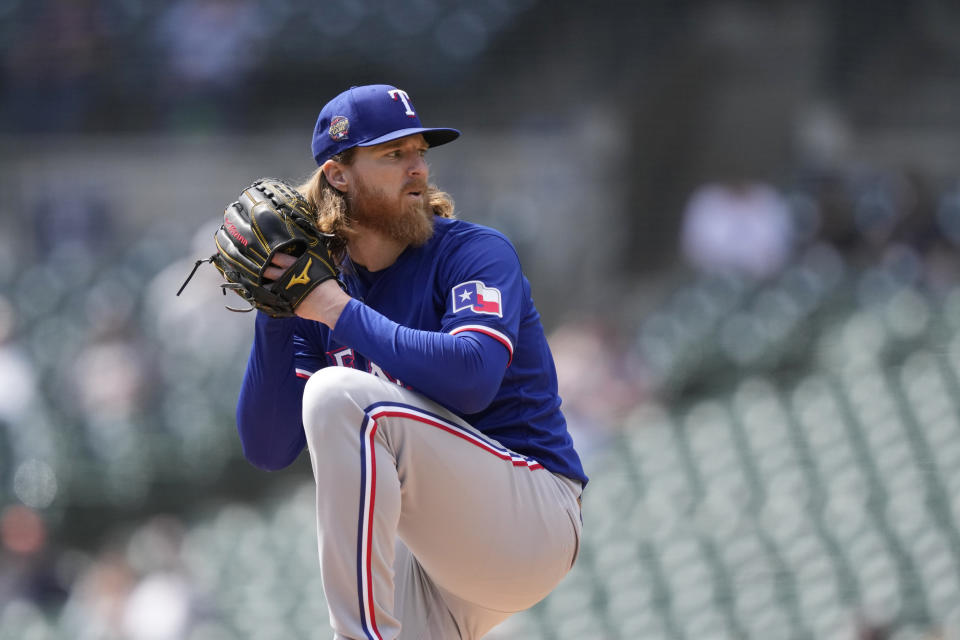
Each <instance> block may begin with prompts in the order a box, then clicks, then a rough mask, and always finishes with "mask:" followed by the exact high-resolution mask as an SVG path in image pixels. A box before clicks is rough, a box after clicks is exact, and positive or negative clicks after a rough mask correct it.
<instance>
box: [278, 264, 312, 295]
mask: <svg viewBox="0 0 960 640" xmlns="http://www.w3.org/2000/svg"><path fill="white" fill-rule="evenodd" d="M312 264H313V258H309V259H307V264H306V266H305V267H304V268H303V271H301V272H300V275H298V276H293V277H292V278H290V282H288V283H287V286H286V287H284V289H289V288H290V287H292V286H293V285H295V284H307V283H308V282H310V276H309V275H308V273H309V271H310V265H312Z"/></svg>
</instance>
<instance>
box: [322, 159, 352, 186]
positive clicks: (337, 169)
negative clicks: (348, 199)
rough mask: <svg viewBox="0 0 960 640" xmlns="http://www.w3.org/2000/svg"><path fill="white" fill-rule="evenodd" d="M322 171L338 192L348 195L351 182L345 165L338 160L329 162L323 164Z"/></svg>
mask: <svg viewBox="0 0 960 640" xmlns="http://www.w3.org/2000/svg"><path fill="white" fill-rule="evenodd" d="M321 170H322V171H323V175H324V177H326V179H327V182H329V183H330V186H331V187H333V188H334V189H336V190H337V191H341V192H344V193H346V191H347V185H348V184H349V182H350V180H349V179H348V178H347V172H346V167H344V165H342V164H340V163H339V162H337V161H336V160H327V161H326V162H324V163H323V166H322V167H321Z"/></svg>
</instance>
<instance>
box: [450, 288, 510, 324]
mask: <svg viewBox="0 0 960 640" xmlns="http://www.w3.org/2000/svg"><path fill="white" fill-rule="evenodd" d="M464 309H470V310H471V311H474V312H475V313H486V314H489V315H492V316H498V317H500V318H502V317H503V309H502V308H501V306H500V289H497V288H495V287H488V286H486V285H485V284H483V283H482V282H480V281H479V280H469V281H467V282H462V283H460V284H458V285H457V286H455V287H454V288H453V312H454V313H457V312H458V311H463V310H464Z"/></svg>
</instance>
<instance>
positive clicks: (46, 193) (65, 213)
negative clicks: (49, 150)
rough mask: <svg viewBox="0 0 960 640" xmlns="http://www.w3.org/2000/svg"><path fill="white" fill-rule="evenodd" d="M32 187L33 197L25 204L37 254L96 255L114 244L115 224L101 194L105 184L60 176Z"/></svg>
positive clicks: (103, 192)
mask: <svg viewBox="0 0 960 640" xmlns="http://www.w3.org/2000/svg"><path fill="white" fill-rule="evenodd" d="M32 187H33V188H34V189H36V191H35V193H36V200H34V201H33V202H30V203H28V206H29V208H30V210H31V211H30V215H29V218H30V220H31V222H32V224H33V229H34V239H35V240H34V249H35V251H36V252H37V255H39V256H43V257H48V256H50V255H54V254H63V253H67V254H81V255H84V254H86V255H97V254H99V253H101V252H103V251H106V250H109V249H111V248H113V246H114V241H115V233H114V227H115V225H114V220H113V213H112V211H111V207H110V204H109V203H108V202H107V201H106V199H105V197H104V194H106V193H109V190H108V189H107V188H101V187H100V186H99V185H96V184H89V183H80V182H78V181H74V180H65V179H63V178H62V177H58V178H56V179H52V180H49V181H48V182H45V183H42V184H33V185H32Z"/></svg>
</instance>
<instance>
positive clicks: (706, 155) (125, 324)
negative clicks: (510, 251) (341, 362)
mask: <svg viewBox="0 0 960 640" xmlns="http://www.w3.org/2000/svg"><path fill="white" fill-rule="evenodd" d="M957 33H960V6H958V5H957V3H956V2H953V1H952V0H916V1H913V2H900V1H897V0H820V1H813V0H811V1H809V2H789V1H785V0H783V1H777V0H769V1H749V0H651V1H649V2H598V3H593V4H584V3H582V2H573V1H571V0H555V1H553V2H543V1H541V2H538V1H537V0H474V1H473V2H466V1H456V0H411V1H410V2H405V3H394V2H384V1H381V0H331V1H330V2H323V3H314V2H308V1H307V0H271V1H269V2H268V1H266V0H173V1H171V2H166V3H153V2H147V1H146V0H30V1H27V0H0V61H2V67H0V114H2V117H0V150H2V153H0V188H2V193H3V198H2V200H0V543H2V546H0V639H2V640H60V639H64V640H67V639H69V640H77V639H82V640H106V639H110V640H113V639H124V640H234V639H236V640H248V639H249V640H270V639H273V638H284V639H297V638H303V639H306V638H324V637H329V631H328V630H327V627H326V622H327V620H326V607H325V603H324V600H323V594H322V591H321V589H320V586H319V571H318V569H317V561H316V547H315V537H314V527H315V524H314V520H313V515H312V509H313V507H312V497H311V478H310V469H309V463H308V462H307V461H306V460H305V459H301V460H300V461H299V462H298V463H297V464H295V465H294V466H293V467H291V468H290V469H288V470H285V471H283V472H278V473H275V474H269V475H268V474H265V473H261V472H258V471H256V470H254V469H252V468H251V467H250V466H249V465H247V464H246V463H245V462H243V460H242V459H241V457H240V452H239V446H238V443H237V440H236V437H235V434H234V424H233V406H234V402H235V400H236V393H237V389H238V385H239V380H240V377H241V375H242V371H243V366H244V363H245V359H246V353H247V349H248V348H249V342H250V330H251V323H252V318H251V317H250V316H249V315H243V314H232V313H229V312H228V311H225V310H224V309H223V303H224V299H223V298H222V297H221V296H220V295H219V293H218V290H217V287H216V283H217V278H216V277H214V275H215V274H214V273H213V270H212V269H207V270H206V272H204V271H201V272H200V274H199V275H198V278H197V280H195V281H194V282H193V283H192V284H191V286H190V287H189V288H188V290H187V291H186V292H185V294H184V296H182V297H180V298H177V297H175V296H174V293H175V292H176V290H177V288H178V286H179V284H180V283H181V282H182V279H183V278H184V277H185V276H186V274H187V272H188V270H189V268H190V266H192V263H193V261H194V260H195V259H196V258H199V257H206V256H207V255H209V253H210V252H211V251H212V246H211V235H212V233H213V230H214V228H215V227H216V226H217V225H218V221H217V220H218V218H219V216H220V212H221V211H222V208H223V206H224V205H225V204H226V203H227V202H229V201H231V200H232V199H233V198H234V197H235V196H236V194H237V193H238V192H239V190H240V189H241V188H242V187H243V186H245V185H246V184H249V183H250V182H251V181H252V180H253V179H255V178H256V177H258V176H261V175H276V176H280V177H285V178H288V179H290V180H299V179H300V178H303V177H305V176H306V175H307V174H308V173H309V172H310V169H311V164H312V160H311V157H310V154H309V151H308V149H309V135H310V132H311V131H312V127H313V123H314V119H315V116H316V113H317V112H318V110H319V108H320V107H321V106H322V104H323V103H324V102H325V101H326V100H327V99H329V98H330V97H332V96H333V95H335V94H336V93H338V92H340V91H341V90H343V89H345V88H347V87H348V86H350V85H353V84H365V83H370V82H387V83H391V84H395V85H397V86H401V87H403V88H404V89H406V90H407V91H408V92H409V93H410V94H411V95H412V96H414V99H415V100H416V104H417V106H418V110H419V112H420V114H421V116H422V118H423V119H424V121H425V122H426V123H428V124H430V125H434V126H454V127H458V128H461V129H462V130H463V132H464V136H463V138H462V139H461V140H460V141H458V142H457V144H455V145H451V146H450V147H444V148H443V149H440V150H437V151H435V152H433V153H431V158H432V165H433V171H434V176H435V178H436V181H437V182H438V183H439V184H440V185H441V186H442V187H444V188H445V189H446V190H448V191H450V192H451V193H452V194H453V195H454V196H455V198H456V199H457V203H458V210H459V215H460V216H461V217H463V218H465V219H469V220H473V221H477V222H481V223H486V224H491V225H493V226H496V227H498V228H500V229H502V230H503V231H505V232H506V233H507V234H508V235H509V236H510V237H511V238H512V239H513V240H514V242H515V243H516V245H517V247H518V249H519V250H520V253H521V257H522V259H523V261H524V265H525V269H526V271H527V273H528V276H529V277H530V279H531V280H532V282H533V285H534V291H535V292H536V294H537V302H538V306H539V307H540V310H541V312H542V314H543V317H544V324H545V326H546V328H547V330H548V334H549V336H550V340H551V343H552V345H553V348H554V350H555V354H556V357H557V361H558V367H559V369H560V375H561V386H562V393H563V396H564V399H565V407H566V409H567V414H568V417H569V419H570V422H571V426H572V429H573V430H574V433H575V437H576V439H577V441H578V443H579V445H580V449H581V451H582V452H583V454H584V457H585V462H586V465H587V469H588V473H590V475H591V476H592V481H591V484H590V485H589V487H588V489H587V492H586V495H585V501H584V519H585V522H586V529H585V539H584V541H583V545H582V550H581V555H580V559H579V562H578V564H577V566H576V568H575V569H574V571H573V572H572V573H571V575H570V576H569V577H568V578H567V579H566V580H565V582H564V583H563V584H562V585H561V586H560V587H559V588H558V589H557V591H556V592H555V593H554V594H553V595H551V596H550V597H549V598H547V600H545V601H544V602H542V603H541V604H539V605H537V606H536V607H535V608H534V609H532V610H531V611H529V612H526V613H524V614H521V615H518V616H516V617H514V618H513V619H511V620H510V621H508V622H507V623H505V624H504V625H501V627H500V628H498V629H497V630H496V631H495V632H494V633H493V634H492V636H491V637H495V638H498V639H500V640H504V639H513V638H524V639H529V640H564V639H567V638H571V639H572V638H577V639H578V640H584V639H587V640H618V639H628V638H629V639H631V640H632V639H640V638H642V639H645V640H646V639H650V640H656V639H664V640H666V639H689V640H710V639H717V640H720V639H731V640H739V639H747V638H751V639H752V638H762V639H765V640H768V639H772V640H779V639H784V640H788V639H789V640H794V639H796V640H807V639H810V640H814V639H816V640H819V639H828V640H853V639H859V640H867V639H872V640H879V639H881V638H893V639H895V640H934V639H939V640H946V639H948V638H960V260H958V253H957V250H958V245H960V179H958V178H960V106H958V105H960V39H958V38H957V37H956V34H957Z"/></svg>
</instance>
